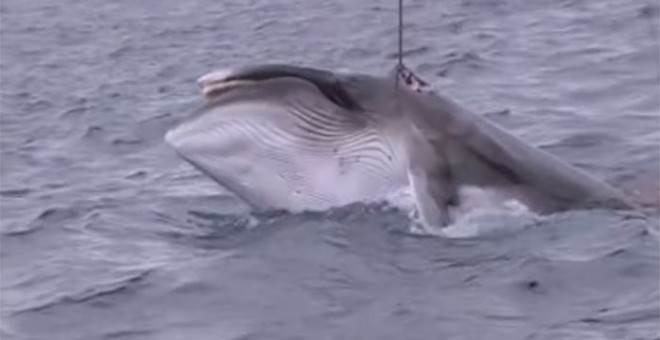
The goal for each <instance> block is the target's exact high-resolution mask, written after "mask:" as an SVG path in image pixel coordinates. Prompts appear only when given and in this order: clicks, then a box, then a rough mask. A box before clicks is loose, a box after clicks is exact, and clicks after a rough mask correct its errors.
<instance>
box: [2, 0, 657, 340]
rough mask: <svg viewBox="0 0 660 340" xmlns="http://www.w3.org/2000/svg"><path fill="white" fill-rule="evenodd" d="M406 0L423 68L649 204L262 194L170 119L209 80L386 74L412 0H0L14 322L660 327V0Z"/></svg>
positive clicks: (97, 335) (379, 328) (310, 329)
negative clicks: (544, 206)
mask: <svg viewBox="0 0 660 340" xmlns="http://www.w3.org/2000/svg"><path fill="white" fill-rule="evenodd" d="M404 2H405V22H406V24H405V46H406V57H405V58H406V63H407V64H408V65H409V66H410V67H411V68H412V69H414V70H415V71H416V72H417V73H418V74H419V75H420V76H421V77H423V78H424V79H425V80H427V81H430V82H431V83H432V84H433V85H434V86H435V88H436V89H437V90H438V91H440V92H442V93H446V94H448V95H449V96H451V97H453V98H454V99H456V100H457V101H458V102H459V103H461V104H462V105H464V106H466V107H468V108H470V109H472V110H474V111H476V112H479V113H482V114H484V115H486V116H487V117H489V118H490V119H492V120H493V121H495V122H496V123H497V124H500V125H502V126H504V127H505V128H507V129H508V130H510V131H512V133H514V134H515V135H517V136H520V137H521V138H523V139H524V140H526V141H527V142H529V143H530V144H533V145H536V146H538V147H540V148H543V149H545V150H547V151H549V152H551V153H553V154H556V155H558V156H559V157H561V158H563V159H566V160H567V161H568V162H570V163H572V164H574V165H576V166H578V167H580V168H583V169H586V170H587V171H589V172H591V173H593V174H594V175H596V176H598V177H600V178H602V179H604V180H606V181H607V182H609V183H611V184H613V185H614V186H617V187H619V188H621V189H622V190H624V191H625V192H626V193H627V194H628V195H630V196H631V197H632V198H633V199H634V200H636V201H638V202H640V203H641V204H643V205H644V206H645V209H644V211H643V212H641V213H624V212H612V211H604V210H594V211H573V212H567V213H562V214H554V215H549V216H503V217H501V218H489V219H487V220H476V221H472V222H471V225H470V226H469V227H472V228H475V227H476V228H477V229H478V228H480V227H481V228H482V229H484V230H485V231H484V232H482V233H480V234H478V235H477V236H471V237H460V238H439V237H423V236H415V235H411V234H410V233H408V232H406V226H407V225H408V224H409V220H408V218H407V217H406V216H405V214H403V213H401V212H399V211H397V210H395V209H392V208H389V207H387V206H384V205H352V206H348V207H342V208H338V209H334V210H332V211H327V212H317V213H304V214H286V213H264V214H256V215H255V214H249V213H248V212H247V210H246V208H245V206H244V205H242V204H241V203H240V202H238V201H237V200H236V199H234V198H233V197H232V196H231V195H229V194H228V193H227V192H225V191H223V190H222V188H220V187H219V186H218V185H217V184H215V183H213V182H212V181H210V180H209V179H208V178H206V177H205V176H203V175H202V174H200V173H199V172H198V171H196V170H195V169H193V168H192V167H191V166H189V165H188V164H186V163H185V162H183V161H182V160H180V159H179V158H178V157H177V156H176V155H175V154H174V152H173V151H172V150H171V149H170V148H168V147H167V146H166V145H165V144H164V142H163V135H164V133H165V131H166V130H167V129H168V128H169V127H171V126H173V124H175V123H176V122H177V121H178V120H179V119H182V118H183V117H185V116H186V115H187V114H188V113H189V112H190V111H191V110H193V109H194V108H195V107H197V105H199V104H200V103H201V96H200V94H199V89H198V88H197V85H196V83H195V80H196V79H197V78H198V77H199V76H200V75H202V74H204V73H206V72H209V71H211V70H214V69H217V68H226V67H231V66H236V65H242V64H254V63H264V62H285V63H295V64H302V65H309V66H314V67H320V68H328V69H348V70H353V71H358V72H364V73H372V74H383V73H384V72H386V71H388V70H389V69H390V68H391V67H392V66H393V65H394V63H395V61H396V58H395V50H396V43H397V37H396V32H397V29H396V20H397V13H396V6H397V3H396V1H377V0H374V1H361V2H358V1H348V0H339V1H320V0H318V1H302V0H286V1H285V0H272V1H269V0H249V1H224V2H219V1H210V0H189V1H179V0H159V1H155V0H140V1H127V0H116V1H105V0H103V1H102V0H85V1H82V0H60V1H52V0H33V1H23V0H3V1H2V2H0V26H1V31H0V76H1V80H0V152H1V153H0V156H1V159H0V176H1V177H0V179H1V187H0V222H1V228H0V232H1V238H0V260H1V271H0V287H1V295H0V302H1V307H2V310H1V314H0V316H1V319H0V337H1V338H2V339H25V340H28V339H30V340H31V339H48V340H58V339H63V340H76V339H81V340H82V339H85V340H86V339H122V340H123V339H236V340H239V339H240V340H247V339H251V340H252V339H410V340H413V339H507V340H509V339H617V340H618V339H631V340H632V339H658V338H659V337H660V321H659V320H660V302H659V299H660V283H659V276H660V269H659V264H660V259H659V258H660V256H659V251H660V248H659V236H658V235H659V232H658V201H659V199H658V192H659V188H660V184H659V176H660V150H659V147H660V146H659V143H660V112H659V111H660V91H659V87H658V86H659V83H660V56H659V54H660V33H659V29H660V21H659V20H660V19H659V12H660V9H659V8H660V6H659V4H658V2H657V1H653V0H635V1H622V0H600V1H594V0H591V1H587V0H553V1H550V0H534V1H525V0H509V1H500V0H449V1H441V2H438V1H422V0H406V1H404Z"/></svg>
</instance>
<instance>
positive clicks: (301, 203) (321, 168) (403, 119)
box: [165, 64, 636, 233]
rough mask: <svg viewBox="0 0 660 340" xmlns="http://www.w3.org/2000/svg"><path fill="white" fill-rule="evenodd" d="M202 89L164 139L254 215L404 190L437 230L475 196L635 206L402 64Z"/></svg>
mask: <svg viewBox="0 0 660 340" xmlns="http://www.w3.org/2000/svg"><path fill="white" fill-rule="evenodd" d="M198 83H199V86H200V87H201V91H202V95H203V103H201V104H200V106H199V107H198V108H197V109H196V110H194V111H193V112H192V113H190V114H189V115H188V116H187V117H185V118H184V119H183V120H182V121H181V122H179V123H178V124H177V125H176V126H174V127H173V128H171V129H170V130H168V131H167V133H166V135H165V141H166V142H167V143H168V144H169V145H170V146H171V147H172V148H173V149H174V150H175V152H176V153H177V154H178V155H179V156H180V157H181V158H183V159H184V160H185V161H187V162H188V163H190V164H191V165H192V166H193V167H195V168H197V169H198V170H199V171H201V172H203V173H204V174H206V175H207V176H208V177H210V178H211V179H213V180H215V181H216V182H217V183H219V184H220V185H221V186H222V187H224V188H225V189H226V190H228V191H229V192H231V193H233V194H234V195H235V196H237V197H238V198H240V199H241V200H243V201H244V202H245V203H247V204H248V205H249V206H250V207H251V208H252V209H254V210H271V209H275V210H279V209H282V210H289V211H292V212H300V211H306V210H325V209H329V208H332V207H338V206H342V205H347V204H351V203H356V202H377V201H382V200H385V199H386V198H387V197H389V196H388V195H391V194H392V193H394V192H397V190H401V189H402V188H406V189H407V190H409V192H410V193H411V196H412V198H413V206H414V207H413V209H414V211H415V214H416V216H418V217H419V219H420V220H421V222H422V223H421V224H422V225H423V226H424V228H425V229H426V230H427V231H429V232H432V233H435V232H438V231H439V230H442V229H443V228H444V227H447V226H448V225H450V224H452V223H453V222H454V221H455V219H456V211H460V210H461V209H463V208H464V207H465V206H467V205H468V202H471V200H470V198H469V195H468V193H469V192H474V190H475V189H478V190H480V191H481V192H488V193H491V195H492V197H495V199H494V200H495V201H501V202H504V201H515V202H519V203H521V204H522V205H523V206H524V207H526V208H528V209H529V210H531V211H533V212H535V213H539V214H549V213H553V212H559V211H565V210H571V209H593V208H607V209H635V208H636V205H635V204H634V203H633V202H631V201H630V200H629V199H628V198H627V197H625V196H624V195H623V194H622V193H621V192H620V191H618V190H617V189H616V188H614V187H612V186H610V185H609V184H607V183H605V182H604V181H602V180H600V179H598V178H596V177H594V176H592V175H590V174H588V173H586V172H585V171H583V170H581V169H578V168H577V167H575V166H572V165H570V164H568V163H567V162H565V161H563V160H561V159H559V158H558V157H556V156H554V155H552V154H550V153H548V152H546V151H543V150H541V149H539V148H536V147H534V146H532V145H530V144H529V143H527V142H525V141H523V140H522V139H520V138H518V137H516V136H514V135H512V134H511V133H509V132H507V131H505V130H504V129H503V128H502V127H500V126H498V125H496V124H495V123H494V122H492V121H490V120H488V119H487V118H485V117H484V116H482V115H479V114H476V113H474V112H472V111H470V110H468V109H466V108H464V107H462V106H460V105H458V104H457V103H456V102H454V101H453V100H451V99H450V98H448V97H447V96H444V95H442V94H440V93H439V91H436V90H435V89H434V88H433V87H432V86H431V85H429V83H428V82H426V81H424V80H422V79H421V78H420V77H419V76H418V75H416V74H415V73H413V72H412V71H411V70H410V69H408V68H407V67H405V66H403V65H397V66H396V67H395V68H394V69H393V70H392V71H390V72H388V73H386V74H385V75H383V76H376V75H369V74H361V73H349V72H332V71H330V70H325V69H318V68H312V67H305V66H296V65H287V64H263V65H251V66H243V67H237V68H231V69H223V70H219V71H214V72H211V73H208V74H206V75H204V76H202V77H201V78H199V80H198ZM471 190H472V191H471Z"/></svg>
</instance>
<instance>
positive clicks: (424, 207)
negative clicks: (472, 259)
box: [408, 160, 458, 234]
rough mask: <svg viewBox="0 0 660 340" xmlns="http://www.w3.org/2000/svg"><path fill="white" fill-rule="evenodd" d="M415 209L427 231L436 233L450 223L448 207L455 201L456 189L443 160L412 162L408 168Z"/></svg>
mask: <svg viewBox="0 0 660 340" xmlns="http://www.w3.org/2000/svg"><path fill="white" fill-rule="evenodd" d="M408 177H409V181H410V186H411V188H412V190H413V195H414V196H415V200H416V202H417V211H418V213H419V217H420V218H421V220H422V223H423V225H424V228H425V229H426V231H427V232H429V233H433V234H438V233H440V229H442V228H444V227H447V226H448V225H449V224H451V223H452V220H451V216H450V214H449V207H450V206H451V205H453V204H455V203H456V201H457V195H458V194H457V189H456V186H455V183H453V181H452V178H451V176H449V168H448V165H447V164H445V162H442V161H441V160H437V162H433V164H427V165H426V166H424V164H412V166H411V167H410V168H409V170H408Z"/></svg>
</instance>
